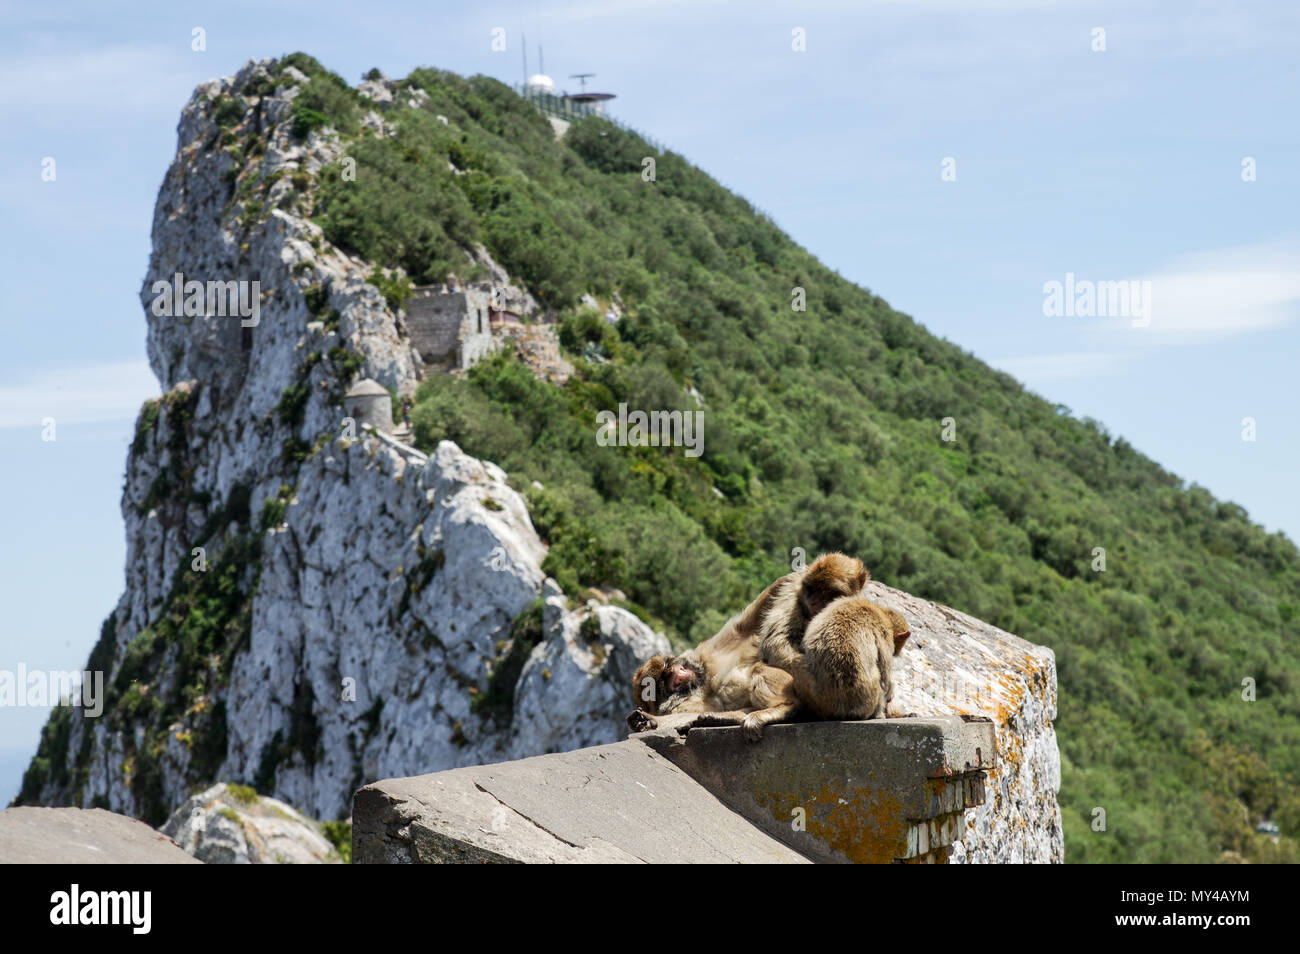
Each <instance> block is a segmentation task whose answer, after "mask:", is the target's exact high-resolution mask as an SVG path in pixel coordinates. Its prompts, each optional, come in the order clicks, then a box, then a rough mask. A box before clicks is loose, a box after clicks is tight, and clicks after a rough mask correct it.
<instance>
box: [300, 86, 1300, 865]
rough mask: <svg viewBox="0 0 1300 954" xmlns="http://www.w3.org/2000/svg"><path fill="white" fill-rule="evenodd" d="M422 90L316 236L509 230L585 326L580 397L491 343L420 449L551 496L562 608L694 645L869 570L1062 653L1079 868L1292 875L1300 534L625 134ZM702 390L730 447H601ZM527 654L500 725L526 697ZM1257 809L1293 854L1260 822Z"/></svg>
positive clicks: (326, 195)
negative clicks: (653, 629) (587, 303)
mask: <svg viewBox="0 0 1300 954" xmlns="http://www.w3.org/2000/svg"><path fill="white" fill-rule="evenodd" d="M313 62H314V61H313ZM317 68H319V67H317ZM313 82H315V80H313ZM404 82H405V84H406V86H408V87H414V88H420V89H424V90H425V91H426V92H428V94H429V99H428V101H427V102H426V103H425V105H424V106H423V107H422V108H419V109H404V108H396V109H393V110H391V111H390V112H389V113H388V115H387V117H386V118H387V120H388V121H390V122H392V123H394V125H395V126H396V134H395V136H394V137H393V138H392V139H379V138H376V137H373V136H369V135H365V134H362V135H359V136H356V137H354V138H351V139H350V140H349V142H348V144H347V154H348V155H350V156H353V157H355V158H356V159H357V179H356V181H355V182H344V181H343V180H342V177H341V176H340V175H339V169H338V168H326V169H323V170H322V171H321V174H320V176H319V181H320V189H319V196H318V202H317V205H316V206H315V217H316V220H317V221H318V222H319V224H321V226H322V227H323V228H324V229H325V232H326V235H327V237H328V238H329V239H330V240H331V241H334V242H336V243H338V244H341V245H343V246H345V247H346V248H348V249H349V250H351V251H353V252H357V253H359V254H361V255H363V256H365V257H366V258H368V259H369V260H371V261H373V262H374V263H376V265H377V267H379V268H382V269H395V268H397V267H399V266H400V267H401V268H402V269H404V270H405V272H406V274H407V275H408V276H410V277H411V279H413V280H414V281H416V282H430V281H440V280H442V279H444V278H445V277H446V275H447V274H448V272H450V271H452V270H456V271H457V272H458V273H459V274H460V275H461V277H469V276H468V274H467V273H468V272H470V271H472V269H469V268H467V266H466V263H465V258H464V255H463V252H462V251H461V248H462V247H464V246H468V245H469V243H472V242H482V243H483V244H484V245H486V246H487V248H488V250H489V251H490V252H491V253H492V255H493V256H494V257H495V258H496V259H497V261H499V262H500V263H501V264H503V265H504V266H505V267H506V268H508V269H509V270H510V272H511V273H512V274H513V275H515V276H518V277H520V278H522V279H524V280H525V281H526V282H527V284H528V285H529V288H530V289H531V290H532V291H533V293H534V294H535V295H537V296H539V298H540V299H541V300H542V301H543V302H544V303H545V304H546V305H547V306H549V307H552V308H555V309H557V310H558V311H559V314H560V316H561V318H562V319H563V325H562V328H561V336H562V342H563V344H564V346H565V347H566V348H567V349H568V350H569V351H570V352H571V353H572V355H573V356H574V359H575V364H576V365H577V373H576V374H575V375H574V377H573V378H572V379H571V380H570V381H569V382H568V383H567V384H566V385H565V386H564V387H563V388H555V387H552V386H550V385H546V384H542V383H539V382H538V381H536V380H534V378H533V377H532V376H531V375H530V374H529V373H528V371H527V370H526V369H525V368H524V367H523V366H522V365H521V364H520V363H519V362H518V361H516V360H515V359H513V358H511V357H505V356H503V357H497V358H494V359H492V360H490V361H486V362H484V363H482V364H480V365H479V366H478V367H476V368H475V369H474V371H473V372H472V373H471V374H470V375H469V376H468V378H467V379H466V380H457V379H453V378H451V377H442V376H434V377H432V378H430V379H428V380H427V381H426V382H425V384H424V385H423V387H422V389H421V392H420V395H419V400H418V403H417V405H416V407H415V409H414V412H413V415H412V416H413V423H414V425H415V431H416V438H417V442H418V443H419V445H420V446H421V447H424V448H426V449H428V448H431V447H432V446H433V445H434V443H435V442H436V441H437V440H438V439H441V438H450V439H452V440H455V441H456V442H458V443H459V444H460V445H461V446H462V447H464V448H465V450H467V451H468V452H469V453H471V454H475V455H479V456H483V457H486V458H488V459H491V460H493V461H496V462H497V463H499V464H500V465H501V466H503V467H504V468H505V469H506V470H507V471H508V472H509V473H510V475H511V478H512V480H514V481H515V482H516V485H517V486H519V487H521V488H529V487H530V486H531V483H532V481H533V480H537V481H540V482H541V483H542V484H543V485H544V487H545V490H536V489H531V490H528V491H527V492H528V495H529V504H530V507H531V510H532V515H533V519H534V523H535V524H536V526H537V527H538V530H539V532H541V533H542V535H543V536H544V537H545V538H546V540H547V542H548V543H549V544H550V546H551V550H550V554H549V556H548V557H547V561H546V570H547V572H548V573H551V574H552V575H553V576H555V578H556V579H557V580H559V581H560V583H561V585H562V586H564V588H565V589H566V590H568V591H569V592H571V593H574V594H575V595H576V594H578V593H579V592H581V590H582V588H584V587H587V586H593V585H605V586H616V587H619V588H620V589H622V590H623V591H624V592H626V593H627V595H628V597H629V600H630V602H631V604H632V605H633V606H637V607H638V608H639V609H640V610H641V611H642V612H644V613H647V614H651V615H653V616H654V617H656V618H657V619H659V620H661V621H662V622H663V623H664V624H665V625H667V627H668V628H669V630H670V633H671V634H672V636H673V637H674V638H675V639H677V640H678V641H684V640H687V639H689V640H697V639H700V638H702V637H704V636H707V635H710V634H712V632H714V631H715V629H716V628H717V626H718V625H719V624H720V623H721V622H722V621H723V620H724V619H725V618H726V616H727V615H728V614H729V613H730V612H732V611H734V609H736V608H737V607H738V606H740V605H743V603H744V602H745V601H746V600H747V599H748V598H749V597H750V596H752V594H753V593H755V592H757V590H758V589H759V588H761V587H762V586H763V585H765V584H766V583H767V582H768V581H770V580H771V579H772V578H774V577H775V576H777V575H778V574H780V573H781V572H783V571H784V570H785V569H786V567H787V565H788V561H789V554H790V551H791V549H792V548H794V547H803V548H804V549H805V550H806V551H807V552H808V553H810V554H812V553H816V552H818V551H820V550H826V549H842V550H845V551H848V552H851V553H855V554H858V555H860V556H861V557H862V558H863V559H864V560H866V561H867V563H868V565H870V567H871V568H872V572H873V575H874V576H875V577H876V578H877V579H880V580H882V581H884V582H886V583H889V584H891V585H894V586H898V587H901V588H903V589H906V590H908V591H910V592H912V593H916V594H917V595H920V596H923V597H926V598H929V599H933V600H938V601H940V602H943V603H946V604H948V605H951V606H954V607H957V608H959V609H961V610H964V611H966V612H969V613H972V614H973V615H975V616H978V617H981V618H983V619H986V620H989V621H990V622H992V623H994V624H996V625H998V626H1001V627H1003V628H1005V629H1007V630H1010V631H1011V632H1015V633H1018V634H1020V635H1022V636H1024V637H1026V638H1027V639H1030V640H1033V641H1035V642H1038V643H1044V644H1046V645H1049V646H1051V647H1052V648H1053V649H1054V650H1055V651H1056V653H1057V662H1058V667H1059V675H1060V683H1061V695H1060V715H1059V719H1058V722H1057V730H1058V739H1059V741H1060V745H1061V749H1062V755H1063V765H1064V773H1063V787H1062V791H1061V804H1062V810H1063V814H1064V820H1065V829H1066V851H1067V857H1069V858H1070V859H1071V860H1074V861H1142V862H1157V861H1206V860H1215V859H1218V858H1219V857H1220V856H1221V853H1222V852H1224V851H1231V852H1238V853H1240V854H1241V855H1243V856H1244V857H1247V858H1254V859H1260V860H1263V859H1274V858H1294V857H1295V853H1296V845H1297V841H1296V839H1297V838H1298V837H1300V796H1297V795H1296V794H1295V791H1296V787H1295V782H1296V778H1297V772H1298V771H1300V719H1297V715H1300V682H1298V681H1297V677H1296V675H1295V674H1296V672H1297V668H1298V667H1297V663H1300V650H1298V649H1297V643H1296V640H1295V633H1296V628H1297V624H1296V620H1295V616H1296V607H1297V606H1300V555H1297V552H1296V548H1295V546H1294V545H1293V544H1292V543H1291V541H1289V540H1288V539H1286V538H1285V537H1284V536H1282V535H1280V534H1279V535H1269V534H1266V533H1265V532H1263V531H1262V530H1261V529H1260V528H1258V527H1257V526H1255V525H1253V524H1251V522H1250V521H1249V519H1248V518H1247V515H1246V513H1245V512H1244V511H1243V510H1242V509H1241V508H1240V507H1238V506H1236V505H1234V504H1230V503H1224V502H1220V501H1217V500H1215V499H1214V498H1213V497H1212V496H1211V495H1210V494H1209V493H1208V492H1206V491H1205V490H1204V489H1202V488H1200V487H1196V486H1188V485H1185V484H1184V483H1183V481H1181V480H1179V479H1178V478H1177V477H1175V476H1174V475H1172V474H1169V473H1167V472H1166V471H1164V470H1163V469H1161V468H1160V467H1159V466H1158V465H1157V464H1155V463H1154V462H1152V461H1150V460H1148V459H1147V458H1145V457H1143V456H1142V455H1141V454H1140V453H1138V452H1137V451H1136V450H1135V449H1134V448H1133V447H1132V446H1130V445H1129V444H1128V443H1127V442H1125V441H1124V440H1122V439H1116V438H1113V437H1112V436H1111V435H1109V434H1108V433H1107V432H1106V430H1105V429H1104V428H1103V427H1102V426H1101V425H1100V424H1098V423H1097V422H1095V421H1090V420H1077V419H1075V418H1074V417H1073V416H1071V415H1070V413H1069V412H1068V410H1067V409H1065V408H1062V407H1054V406H1052V405H1051V404H1048V403H1047V402H1045V401H1043V400H1041V399H1039V398H1037V397H1035V396H1033V395H1031V394H1028V393H1026V392H1025V391H1024V389H1023V388H1021V387H1020V385H1018V384H1017V383H1016V382H1015V381H1014V380H1013V379H1011V378H1010V377H1008V376H1007V375H1005V374H1001V373H999V372H997V371H994V370H993V369H991V368H989V367H988V366H986V365H985V364H983V363H982V362H980V361H979V360H978V359H976V358H974V357H973V356H971V355H969V354H967V353H965V352H963V351H962V350H960V349H959V348H957V347H955V346H953V345H952V344H949V343H948V342H945V341H942V340H940V339H938V338H935V337H934V336H933V335H931V334H929V333H928V332H926V331H925V329H923V328H922V327H920V326H919V325H917V324H916V323H915V322H914V321H912V319H910V318H909V317H907V316H906V315H903V314H900V313H898V312H896V311H894V310H893V309H891V308H890V307H889V306H888V305H887V304H886V303H885V302H884V301H882V300H880V299H879V298H877V297H875V296H874V295H872V294H871V293H870V292H869V291H867V290H865V289H862V288H859V287H856V286H854V285H852V284H850V283H849V282H847V281H845V280H843V279H841V278H840V277H839V276H837V275H835V274H834V273H832V272H831V271H829V270H828V269H826V268H825V267H823V266H822V265H820V264H819V263H818V262H817V261H816V260H815V259H813V258H812V257H811V256H810V255H808V254H807V253H806V252H804V251H803V250H802V249H801V248H799V247H798V246H797V245H795V244H794V243H793V242H792V241H790V239H789V238H787V237H786V236H785V235H783V234H782V233H781V232H780V231H779V230H778V229H777V228H776V227H775V226H774V225H773V224H772V223H771V222H770V221H768V220H767V219H765V218H764V217H762V216H761V215H759V214H757V213H756V212H755V211H754V210H753V209H752V208H751V207H750V206H749V205H748V204H747V203H746V202H745V201H744V200H743V199H741V198H739V197H737V196H735V195H732V194H731V193H729V192H727V191H726V190H725V189H724V188H722V187H721V186H720V185H718V184H717V183H716V182H714V181H713V180H712V179H710V178H709V177H708V176H707V175H705V174H704V173H702V172H700V171H699V170H698V169H695V168H693V167H691V166H690V165H689V164H688V163H687V162H686V161H685V160H683V159H682V158H681V157H679V156H677V155H675V154H672V153H668V154H665V155H656V153H655V150H654V148H653V147H651V146H649V145H648V144H646V143H645V142H643V141H642V140H640V139H639V138H638V137H636V136H634V135H631V134H629V133H626V132H624V131H622V130H620V129H618V128H616V127H614V126H612V125H610V124H609V123H606V122H604V121H601V120H598V119H584V120H580V121H578V122H575V123H574V124H573V126H572V127H571V128H570V130H569V132H568V134H567V135H566V137H565V139H564V141H563V142H556V141H555V138H554V135H553V133H552V130H551V127H550V126H549V124H548V123H547V122H546V120H545V119H544V118H543V117H542V116H541V115H540V114H538V113H537V112H536V111H535V110H533V109H532V107H530V106H529V105H527V104H526V103H524V102H523V101H522V100H520V99H519V97H517V96H515V95H514V94H513V93H512V92H511V91H510V90H509V89H508V88H507V87H505V86H503V85H502V84H500V83H498V82H496V81H494V80H492V79H488V78H484V77H475V78H472V79H468V80H467V79H463V78H461V77H458V76H455V75H452V74H448V73H443V72H439V71H437V70H417V71H416V72H414V73H412V74H411V76H410V77H408V78H407V79H406V80H405V81H404ZM401 98H402V97H399V99H401ZM438 114H441V115H443V116H445V117H447V119H448V120H449V122H448V123H447V124H446V125H444V124H443V123H441V122H439V121H438V120H437V118H436V116H437V115H438ZM646 156H655V158H656V164H657V169H656V173H657V176H656V181H654V182H646V181H643V180H642V178H641V175H640V173H641V169H642V159H643V158H644V157H646ZM449 164H450V165H451V166H453V167H454V169H455V171H453V170H452V169H451V168H449ZM457 173H459V174H457ZM383 274H388V273H387V272H384V273H383ZM796 287H799V288H803V289H806V293H807V311H806V312H794V311H792V308H791V298H792V290H793V289H794V288H796ZM583 292H589V293H591V294H593V295H594V296H596V297H597V298H598V299H603V300H605V301H608V300H610V299H611V298H612V297H613V296H614V295H615V294H617V295H618V297H619V300H620V302H621V303H622V305H623V307H624V309H625V312H626V314H625V316H624V318H623V319H622V320H621V321H620V322H619V323H618V325H617V327H611V326H610V325H608V324H606V323H605V322H604V321H603V320H602V319H601V317H600V316H599V314H598V313H596V312H593V311H591V310H576V308H575V306H576V304H577V300H578V298H579V297H580V296H581V294H582V293H583ZM690 386H693V387H695V388H697V389H698V391H699V393H700V395H701V397H702V399H703V407H704V409H705V429H704V434H705V439H704V454H703V456H701V457H699V458H687V457H685V456H684V454H683V453H682V450H681V449H680V448H671V449H668V448H630V447H629V448H614V447H600V446H598V445H597V444H596V442H595V439H594V433H595V429H596V428H595V421H594V418H595V414H596V412H597V411H600V410H613V409H616V408H617V406H618V403H619V402H620V401H625V402H627V404H628V406H629V407H630V408H634V409H635V408H642V409H679V410H683V411H693V410H695V409H696V404H695V402H694V401H693V400H692V399H691V398H690V397H688V396H687V392H686V388H687V387H690ZM945 417H953V418H955V419H956V421H957V438H958V439H957V441H956V442H954V443H948V442H944V441H943V440H942V439H941V436H940V431H941V424H940V421H941V419H942V418H945ZM719 494H721V496H719ZM1097 546H1101V547H1105V549H1106V561H1107V562H1106V570H1105V572H1094V571H1093V570H1092V569H1091V562H1092V559H1093V553H1092V550H1093V548H1094V547H1097ZM526 642H527V640H526V639H520V640H516V641H512V645H514V644H517V645H525V644H526ZM511 652H513V650H511V649H507V653H506V656H505V657H504V658H503V659H502V660H500V661H499V662H498V664H497V666H496V668H495V670H494V682H493V688H492V689H490V691H489V692H488V693H487V694H485V696H483V697H481V698H479V699H476V707H477V708H478V709H479V711H492V712H498V713H499V712H502V711H506V703H507V701H508V700H507V699H506V698H505V696H504V693H503V686H504V684H505V683H506V681H507V676H508V673H509V670H510V668H511V666H510V665H509V655H510V653H511ZM1246 677H1250V678H1253V679H1254V680H1255V682H1256V691H1257V693H1258V699H1257V701H1255V702H1249V703H1248V702H1244V701H1242V698H1241V690H1242V680H1243V678H1246ZM1095 806H1104V807H1105V808H1106V811H1107V815H1108V829H1109V830H1108V831H1107V832H1106V833H1093V832H1092V831H1091V830H1090V822H1091V819H1092V809H1093V808H1094V807H1095ZM1261 817H1272V818H1273V820H1275V821H1276V822H1277V823H1278V824H1279V825H1280V826H1281V829H1282V832H1283V838H1282V841H1281V843H1280V844H1279V845H1278V846H1273V845H1272V844H1271V842H1270V841H1269V840H1268V839H1267V838H1264V837H1262V836H1258V835H1256V834H1255V833H1254V832H1253V824H1254V821H1255V820H1256V819H1258V818H1261Z"/></svg>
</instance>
